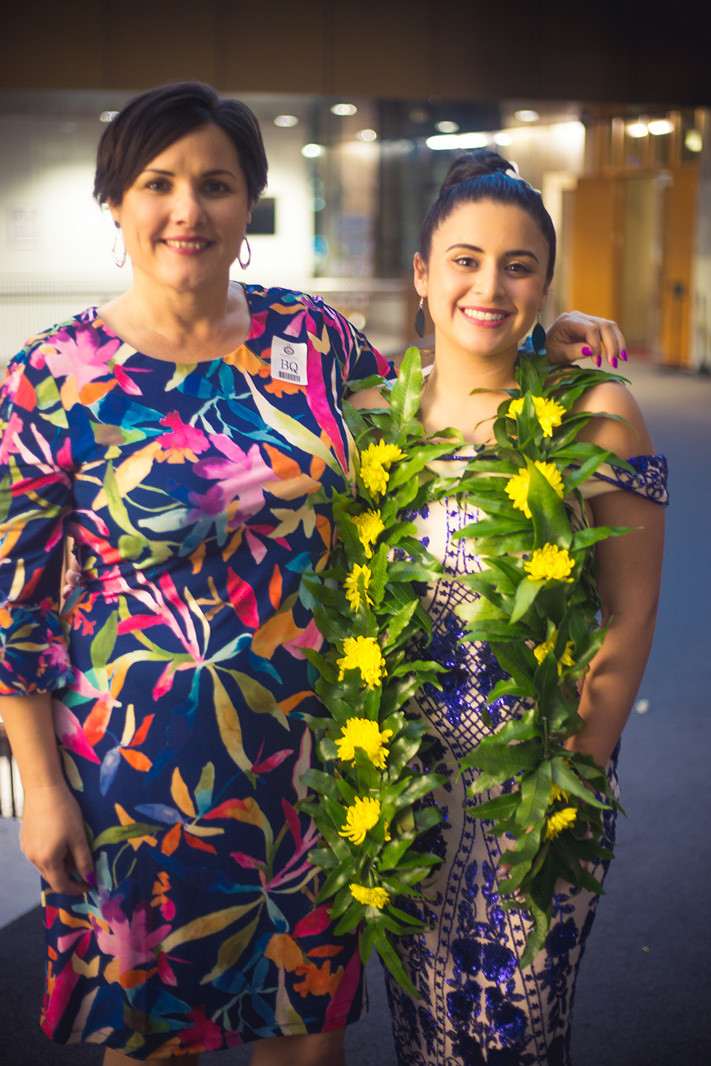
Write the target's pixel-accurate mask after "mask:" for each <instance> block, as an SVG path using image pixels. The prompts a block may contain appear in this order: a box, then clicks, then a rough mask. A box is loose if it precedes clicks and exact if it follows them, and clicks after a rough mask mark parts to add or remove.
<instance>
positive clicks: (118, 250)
mask: <svg viewBox="0 0 711 1066" xmlns="http://www.w3.org/2000/svg"><path fill="white" fill-rule="evenodd" d="M114 226H115V227H116V235H115V236H114V243H113V247H112V249H111V251H112V252H113V256H114V263H115V264H116V266H117V267H118V268H119V270H120V269H121V267H122V266H124V264H125V263H126V245H125V243H124V239H123V233H122V232H121V227H120V226H119V224H118V222H114Z"/></svg>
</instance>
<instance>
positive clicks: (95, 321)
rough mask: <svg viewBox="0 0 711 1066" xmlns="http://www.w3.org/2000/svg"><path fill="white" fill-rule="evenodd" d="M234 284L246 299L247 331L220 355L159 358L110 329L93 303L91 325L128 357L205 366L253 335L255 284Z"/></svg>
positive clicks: (238, 348)
mask: <svg viewBox="0 0 711 1066" xmlns="http://www.w3.org/2000/svg"><path fill="white" fill-rule="evenodd" d="M234 284H235V285H238V286H239V287H240V288H241V289H242V292H243V293H244V298H245V300H246V301H247V310H248V311H249V332H248V334H247V336H246V337H245V339H244V340H243V341H242V343H241V344H238V345H237V347H236V348H231V349H230V351H228V352H224V354H222V355H213V356H211V357H210V358H209V359H193V360H186V361H185V362H179V361H178V360H176V359H161V358H160V356H157V355H148V354H147V353H146V352H142V351H141V350H140V349H138V348H135V347H134V346H133V345H132V344H129V342H128V341H125V340H124V339H123V338H122V337H121V336H120V335H119V334H118V333H117V332H116V331H115V330H114V329H112V328H111V326H109V325H108V323H107V322H105V321H104V319H103V318H102V317H101V315H100V314H99V308H98V306H97V305H95V304H94V305H92V306H91V307H90V308H89V311H90V313H91V316H92V319H91V322H92V325H94V326H97V327H98V326H100V327H101V329H102V330H103V331H104V332H105V333H107V334H108V335H109V336H110V337H113V338H114V339H115V340H117V341H118V342H119V348H118V349H117V351H120V350H121V349H123V350H124V351H125V352H127V353H128V354H129V358H130V356H131V355H136V356H139V357H140V358H141V359H147V360H148V361H149V362H151V363H165V364H166V365H167V366H174V367H179V366H199V365H201V364H204V365H205V366H209V365H210V364H211V363H215V362H223V361H224V360H226V359H227V358H228V357H229V356H231V355H234V353H235V352H238V351H239V350H240V348H244V347H245V346H246V345H247V344H248V342H249V341H250V340H251V339H252V337H253V336H254V331H255V323H254V318H255V316H254V311H253V308H252V302H251V299H250V295H251V294H250V291H249V290H250V288H254V287H255V286H248V285H245V284H243V283H242V282H240V281H238V282H235V283H234Z"/></svg>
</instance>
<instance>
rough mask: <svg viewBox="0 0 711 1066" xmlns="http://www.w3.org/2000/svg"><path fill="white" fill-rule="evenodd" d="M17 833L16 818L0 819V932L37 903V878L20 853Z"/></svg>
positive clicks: (38, 889)
mask: <svg viewBox="0 0 711 1066" xmlns="http://www.w3.org/2000/svg"><path fill="white" fill-rule="evenodd" d="M19 832H20V823H19V821H18V820H17V819H16V818H0V928H1V927H2V926H4V925H7V924H8V923H9V922H12V921H14V920H15V918H19V917H20V915H21V914H24V913H25V912H26V911H29V910H31V908H32V907H35V906H36V905H37V904H38V903H39V895H40V878H39V874H38V873H37V871H36V870H35V869H34V867H32V866H30V864H29V862H28V861H27V859H26V858H25V857H24V855H23V854H22V852H21V851H20V842H19Z"/></svg>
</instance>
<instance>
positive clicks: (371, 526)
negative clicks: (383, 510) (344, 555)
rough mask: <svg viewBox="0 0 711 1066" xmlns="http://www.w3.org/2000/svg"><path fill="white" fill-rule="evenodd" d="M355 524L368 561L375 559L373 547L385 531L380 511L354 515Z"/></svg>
mask: <svg viewBox="0 0 711 1066" xmlns="http://www.w3.org/2000/svg"><path fill="white" fill-rule="evenodd" d="M352 519H353V524H354V526H355V527H356V529H357V530H358V539H359V541H360V542H361V544H362V545H363V547H364V548H365V557H366V559H372V558H373V545H374V544H375V542H376V540H377V539H378V537H379V536H380V534H381V533H382V532H383V530H384V529H385V526H384V525H383V520H382V518H381V516H380V511H364V512H363V514H358V515H353V516H352Z"/></svg>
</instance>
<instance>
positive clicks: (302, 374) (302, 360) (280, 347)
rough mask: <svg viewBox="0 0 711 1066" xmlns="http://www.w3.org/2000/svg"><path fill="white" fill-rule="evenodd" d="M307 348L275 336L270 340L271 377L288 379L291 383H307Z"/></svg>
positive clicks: (276, 379)
mask: <svg viewBox="0 0 711 1066" xmlns="http://www.w3.org/2000/svg"><path fill="white" fill-rule="evenodd" d="M307 357H308V349H307V347H306V345H305V344H298V343H296V342H295V341H289V340H286V339H285V338H284V337H275V338H274V339H273V341H272V378H274V380H275V381H288V382H289V383H290V384H291V385H306V384H308V381H307V377H306V361H307Z"/></svg>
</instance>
